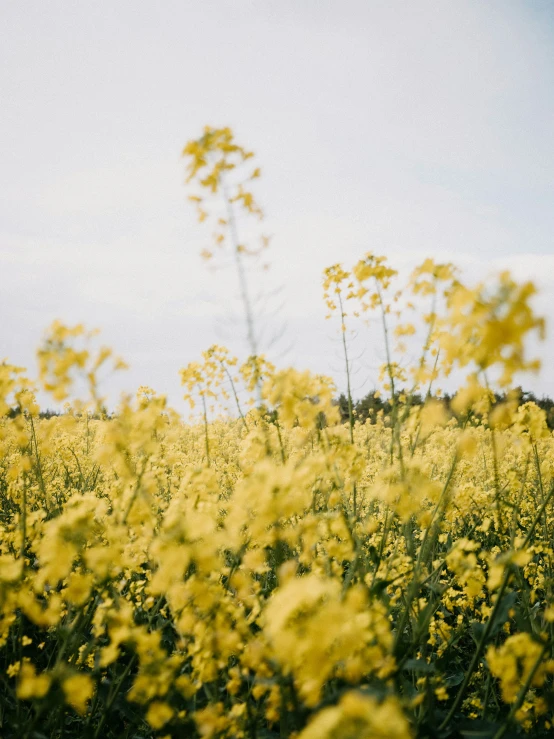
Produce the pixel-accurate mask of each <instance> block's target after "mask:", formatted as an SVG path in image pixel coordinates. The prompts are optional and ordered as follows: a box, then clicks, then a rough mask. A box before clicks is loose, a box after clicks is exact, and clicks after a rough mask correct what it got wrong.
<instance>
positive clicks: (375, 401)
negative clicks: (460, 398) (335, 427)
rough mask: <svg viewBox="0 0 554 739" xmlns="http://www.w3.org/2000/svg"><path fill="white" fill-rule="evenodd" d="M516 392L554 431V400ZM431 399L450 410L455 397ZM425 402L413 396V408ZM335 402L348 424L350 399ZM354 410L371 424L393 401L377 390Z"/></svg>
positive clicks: (498, 399)
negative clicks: (536, 408)
mask: <svg viewBox="0 0 554 739" xmlns="http://www.w3.org/2000/svg"><path fill="white" fill-rule="evenodd" d="M516 392H517V393H518V394H519V398H518V405H522V404H523V403H529V402H532V403H535V404H536V405H538V407H539V408H542V409H543V411H544V412H545V413H546V422H547V424H548V428H549V429H550V430H554V400H552V398H549V397H548V396H543V397H542V398H537V396H536V395H535V394H534V393H532V392H528V391H526V390H522V389H521V388H520V387H518V388H516ZM408 395H409V392H408V391H406V390H400V391H399V392H398V397H400V398H401V397H403V396H406V397H407V396H408ZM494 396H495V400H496V402H497V403H502V402H504V401H506V400H507V399H508V395H507V393H495V394H494ZM431 397H433V399H434V400H440V401H442V402H443V403H444V404H445V406H446V408H447V410H450V403H451V401H452V398H453V397H454V396H453V395H449V394H448V393H445V394H443V395H441V396H440V397H438V396H431ZM425 400H426V398H424V397H423V396H422V395H420V394H419V393H414V394H413V395H411V398H410V403H411V405H412V406H414V407H415V406H418V405H423V404H424V403H425ZM335 402H336V404H337V405H338V407H339V411H340V415H341V421H342V422H343V423H347V422H348V419H349V415H348V398H347V397H346V395H345V394H344V393H342V394H341V395H340V396H339V397H338V398H337V399H336V401H335ZM352 410H353V415H354V418H355V420H356V421H360V423H365V422H366V421H369V422H370V423H375V421H376V420H377V415H378V414H379V413H380V412H381V413H382V415H383V416H388V415H389V414H390V413H391V411H392V399H391V398H387V397H385V398H383V397H381V395H380V393H379V392H378V391H377V390H372V391H371V392H370V393H368V394H367V395H366V396H365V397H363V398H362V399H361V400H357V401H356V402H353V404H352Z"/></svg>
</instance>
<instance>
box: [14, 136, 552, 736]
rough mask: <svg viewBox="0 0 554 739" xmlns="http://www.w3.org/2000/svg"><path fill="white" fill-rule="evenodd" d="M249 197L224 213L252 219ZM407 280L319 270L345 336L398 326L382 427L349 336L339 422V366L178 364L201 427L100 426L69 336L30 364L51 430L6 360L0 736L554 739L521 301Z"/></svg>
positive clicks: (535, 417)
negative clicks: (522, 378)
mask: <svg viewBox="0 0 554 739" xmlns="http://www.w3.org/2000/svg"><path fill="white" fill-rule="evenodd" d="M225 131H226V130H224V133H223V134H221V132H219V133H218V135H217V136H216V135H215V134H213V131H212V132H211V133H210V130H208V132H207V133H206V134H205V135H204V137H203V138H202V139H200V140H199V141H197V142H194V144H193V145H189V152H188V153H189V155H190V156H192V157H193V164H194V162H196V165H198V166H197V169H200V170H202V168H203V167H205V166H208V162H209V161H210V160H209V157H208V154H210V152H211V153H212V154H213V152H214V151H215V152H216V154H217V152H219V153H220V154H221V153H223V159H216V160H215V161H216V163H217V162H221V161H223V162H224V163H225V162H226V161H227V160H226V159H225V157H226V156H227V155H228V154H236V153H237V150H236V149H233V148H232V147H233V146H234V144H233V143H232V139H231V138H230V135H229V134H228V133H225ZM216 133H217V132H216ZM208 134H210V135H208ZM210 136H211V138H210ZM225 147H227V148H225ZM229 147H231V150H230V152H229ZM202 158H204V164H202ZM248 158H249V156H248V157H242V160H244V159H248ZM227 163H228V161H227ZM196 165H195V166H196ZM210 166H211V165H210ZM210 171H211V170H210ZM221 171H223V170H221V168H220V171H219V174H217V173H216V176H215V178H212V179H209V178H207V177H204V176H203V179H204V180H206V179H207V180H208V181H207V183H206V184H205V185H204V187H207V188H208V189H210V190H212V191H213V192H214V193H216V194H217V192H216V191H217V189H218V183H220V182H221V178H220V174H221ZM193 174H195V173H194V172H193ZM241 193H242V194H241V196H240V198H239V199H238V200H237V198H236V197H234V198H231V197H229V196H225V197H226V202H227V205H231V206H233V205H235V206H238V205H240V206H241V207H242V206H244V208H246V210H249V209H251V208H254V207H255V206H254V205H253V204H252V201H251V199H250V196H249V193H248V192H247V191H246V190H245V189H242V190H241ZM197 202H198V200H197ZM230 214H231V215H233V210H232V208H231V210H230ZM201 217H202V218H204V215H203V212H202V213H201ZM227 223H228V221H227ZM222 225H223V226H225V225H226V224H222ZM238 246H239V245H238V243H237V245H236V249H235V251H236V257H237V259H239V260H240V259H242V258H243V257H244V256H245V253H246V252H245V250H244V249H239V248H238ZM238 265H239V266H240V261H239V262H238ZM239 275H240V272H239ZM396 278H397V276H396V273H395V271H394V270H393V269H392V268H391V267H390V266H388V264H387V262H386V260H384V259H383V258H381V257H376V256H374V255H372V254H369V255H366V256H365V257H364V258H362V259H361V260H360V261H359V262H358V263H357V264H356V265H355V266H354V267H353V268H352V270H346V269H344V268H343V267H342V266H340V265H334V266H332V267H330V268H329V269H328V270H326V272H325V275H324V292H325V300H326V303H327V307H328V309H329V312H330V317H331V321H333V320H335V321H336V323H337V329H338V330H339V332H340V334H341V335H342V336H343V337H346V336H347V330H348V326H349V325H351V324H350V322H351V321H354V320H364V319H365V318H366V317H369V316H375V318H374V319H371V320H377V321H378V322H379V323H380V324H382V327H383V341H384V350H383V351H384V356H385V358H386V361H385V362H384V365H383V392H384V393H386V394H387V396H388V397H389V398H390V402H391V412H390V414H388V415H386V416H385V415H384V414H383V413H379V414H375V415H374V416H373V417H372V418H370V419H369V420H368V421H367V422H365V423H360V422H358V421H357V419H356V417H355V415H354V413H353V411H352V398H351V395H350V384H349V373H348V368H349V366H350V362H349V357H348V342H347V341H346V338H345V340H344V342H343V348H344V355H345V362H346V364H345V369H346V374H347V378H348V406H349V407H348V411H349V413H348V422H347V423H344V424H343V423H341V422H340V417H339V412H338V407H337V404H336V401H335V399H336V397H337V394H338V392H337V389H336V388H335V386H334V384H333V382H332V381H331V380H330V379H329V378H326V377H323V376H319V375H314V374H311V373H309V372H303V371H299V370H296V369H278V368H276V367H274V366H273V365H272V364H271V363H270V362H269V361H268V360H267V359H265V358H264V357H263V355H262V354H261V353H257V352H252V355H251V356H250V357H249V358H247V359H246V360H245V361H242V362H241V361H239V360H238V359H236V358H235V357H233V356H232V355H231V354H230V353H229V352H228V351H227V350H225V349H224V348H222V347H218V346H214V347H211V348H210V349H208V350H207V351H206V352H205V353H204V355H203V356H202V358H201V359H200V360H199V361H198V362H195V363H192V364H189V365H188V366H187V367H185V368H184V369H183V370H182V372H181V378H182V383H183V388H184V393H185V394H186V397H187V398H188V399H189V400H190V402H191V404H193V405H194V407H195V410H198V411H199V415H198V417H197V418H198V420H197V422H188V423H185V422H184V421H183V420H182V418H180V417H179V416H178V415H177V414H176V413H175V412H174V411H172V410H171V408H169V406H168V404H167V401H166V399H165V397H164V396H162V395H158V394H156V393H155V392H154V391H153V390H151V389H150V388H146V387H142V388H139V391H138V392H137V393H136V394H135V395H134V396H129V397H125V398H123V399H122V402H121V404H120V406H119V407H118V408H117V410H116V411H115V413H113V414H111V415H106V414H105V413H104V412H103V409H102V397H101V382H100V379H99V378H100V377H101V376H102V372H103V371H104V370H105V369H107V368H114V369H117V368H118V367H119V366H121V362H120V361H119V360H117V359H116V358H115V357H114V356H113V354H112V353H111V351H110V350H108V349H104V348H100V349H98V348H95V344H94V341H95V340H94V337H93V336H92V335H91V334H89V333H87V332H86V331H85V329H84V328H83V327H82V326H65V325H63V324H61V323H55V324H54V325H53V326H52V327H51V329H50V330H49V332H48V334H47V336H46V337H45V340H44V342H43V344H42V345H41V347H40V348H39V352H38V360H39V368H40V376H39V380H38V384H39V386H40V387H41V388H42V390H43V391H47V392H49V393H51V394H52V396H53V398H54V399H56V400H58V401H64V400H67V401H68V402H67V405H66V408H65V411H64V413H63V414H61V415H58V416H53V417H51V418H45V417H44V414H42V416H41V415H40V413H39V408H38V405H37V402H36V399H35V390H36V385H35V384H34V383H32V382H31V381H30V380H29V379H27V377H26V374H25V372H24V371H22V370H20V369H19V368H17V367H14V366H12V365H10V364H9V363H8V362H7V361H6V362H4V363H3V364H2V365H0V679H1V682H2V686H1V691H0V735H1V736H3V737H27V738H28V739H31V738H35V739H41V738H50V737H56V738H57V737H59V738H60V739H61V737H66V738H69V737H90V738H101V737H118V738H123V737H143V738H144V739H147V738H150V737H166V738H169V737H214V738H215V737H245V738H246V739H254V738H255V737H257V738H258V739H263V738H269V737H278V736H281V737H297V739H332V738H334V737H339V738H343V739H355V738H358V737H361V738H365V739H371V738H373V737H376V738H377V737H380V738H383V739H384V738H390V739H397V738H398V739H408V738H409V737H414V738H415V737H444V738H446V737H452V738H454V737H470V736H471V737H483V738H484V737H489V738H490V739H499V738H500V737H509V736H519V735H528V736H536V737H541V736H545V737H546V736H551V735H552V732H553V731H554V728H553V722H554V713H553V712H554V682H553V678H554V654H553V649H554V592H553V588H554V575H553V567H554V549H553V536H554V500H553V498H554V440H553V438H552V434H551V432H550V431H549V429H548V427H547V424H546V418H545V414H544V412H543V411H542V410H541V409H539V408H538V407H537V406H536V405H534V404H533V403H525V404H523V405H519V404H518V402H517V395H516V394H514V395H511V394H510V393H508V394H507V396H505V398H504V400H503V401H502V402H499V401H498V399H497V396H495V394H494V392H493V390H494V389H495V388H504V389H506V388H509V387H510V386H511V385H512V384H513V381H514V375H515V373H520V372H523V371H526V370H533V369H536V367H537V363H536V361H534V360H529V359H528V358H527V355H526V352H525V340H526V338H527V335H528V334H529V333H530V332H535V331H541V330H542V321H541V320H540V319H539V318H536V317H535V316H534V314H533V311H532V309H531V299H532V295H533V287H532V285H530V284H523V285H520V284H518V283H516V282H515V281H514V280H513V279H512V278H511V277H510V276H509V275H507V274H503V275H501V276H500V278H499V280H498V282H497V284H494V285H491V284H488V285H477V286H475V287H471V288H470V287H468V286H466V285H464V284H462V283H461V282H460V280H459V278H458V277H457V274H456V272H455V270H454V269H453V268H452V266H451V265H438V264H435V263H434V262H432V261H431V260H426V261H425V262H424V263H423V265H421V267H420V268H418V269H417V270H416V271H415V272H414V274H413V275H412V278H411V279H410V282H409V285H408V286H407V287H406V288H403V289H402V290H401V291H397V290H396V286H395V280H396ZM242 287H244V288H245V291H246V285H243V286H242ZM244 297H245V315H246V320H247V327H248V331H249V334H251V338H252V339H253V338H254V336H255V334H254V325H253V319H254V318H255V316H253V315H252V310H251V306H250V304H249V303H248V294H247V292H245V294H244ZM408 299H409V301H413V305H411V304H409V302H406V304H404V303H403V302H402V301H408ZM418 301H419V302H418ZM423 304H425V305H426V306H427V307H426V308H425V309H424V310H423V309H422V310H420V307H421V305H423ZM418 306H419V307H418ZM399 307H401V308H402V310H399ZM407 314H410V315H412V314H413V320H412V319H410V322H405V317H406V315H407ZM418 316H419V318H418ZM420 333H421V335H422V337H423V338H422V341H421V354H420V355H419V356H418V358H417V360H416V361H414V362H412V364H411V366H407V364H406V363H405V362H403V361H402V357H406V356H407V354H406V349H405V347H404V346H403V343H404V342H407V341H414V340H415V338H414V337H416V336H417V335H419V334H420ZM398 343H399V345H398ZM452 369H455V370H456V371H458V372H461V373H462V375H463V380H462V381H461V383H460V387H459V391H458V392H457V394H456V395H455V396H454V398H453V399H452V400H451V401H450V402H448V403H445V402H443V401H441V399H440V394H439V393H438V392H437V391H436V390H435V387H436V384H437V382H439V383H440V381H441V377H443V376H444V375H447V374H448V373H449V372H451V371H452ZM517 376H519V375H517ZM76 377H79V378H80V381H81V383H82V388H84V389H83V399H82V401H81V402H79V401H77V400H76V399H75V398H74V388H75V385H74V381H75V378H76ZM406 388H409V389H406ZM416 392H417V393H419V394H420V396H421V394H422V393H423V398H424V401H425V402H423V403H415V402H414V398H415V393H416ZM220 403H226V404H230V405H231V406H232V407H233V408H234V410H233V412H232V413H228V414H227V415H223V414H222V412H221V408H220V406H219V405H218V404H220Z"/></svg>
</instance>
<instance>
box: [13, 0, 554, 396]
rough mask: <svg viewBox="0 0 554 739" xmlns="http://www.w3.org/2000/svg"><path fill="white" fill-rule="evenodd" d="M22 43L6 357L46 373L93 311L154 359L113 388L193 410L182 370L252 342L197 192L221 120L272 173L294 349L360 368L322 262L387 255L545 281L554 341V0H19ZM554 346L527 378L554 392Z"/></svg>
mask: <svg viewBox="0 0 554 739" xmlns="http://www.w3.org/2000/svg"><path fill="white" fill-rule="evenodd" d="M0 59H1V68H0V94H1V101H0V103H1V114H0V141H1V142H2V143H1V145H2V158H1V167H0V269H1V279H2V290H1V299H0V315H1V319H2V320H1V323H0V327H1V328H0V358H2V357H7V358H9V360H10V361H12V362H14V363H19V364H23V365H27V366H30V367H34V350H35V348H36V346H37V344H38V342H39V339H40V336H41V334H42V332H43V330H44V329H45V328H46V326H47V325H48V324H49V323H50V322H51V321H52V320H53V319H54V318H60V319H62V320H64V321H66V322H68V323H75V322H78V321H83V322H85V323H86V324H87V325H89V326H90V327H99V328H101V329H102V332H103V337H104V340H105V341H106V342H107V343H109V344H111V345H113V346H114V347H115V348H116V350H117V351H118V352H119V353H120V354H122V355H123V356H124V357H125V358H126V359H127V360H128V361H129V363H130V364H131V370H130V372H128V373H127V377H126V378H125V379H124V380H120V381H118V383H119V384H118V383H115V382H113V381H110V382H111V383H112V384H108V385H107V387H106V391H110V392H112V393H115V392H116V390H117V388H118V387H121V386H125V387H126V388H128V389H132V388H133V387H136V386H137V385H139V384H149V385H152V386H153V387H155V388H156V389H158V390H160V391H162V392H168V393H169V394H170V397H171V399H172V401H174V402H175V403H176V404H177V405H179V403H178V399H179V396H180V390H179V383H178V376H177V371H178V369H179V367H181V366H183V365H185V364H186V363H188V362H189V361H192V360H194V359H196V358H197V357H198V355H199V353H200V352H201V351H202V349H205V348H207V347H208V346H209V345H210V344H211V343H213V342H214V341H217V342H219V343H223V341H226V342H227V343H228V344H229V345H230V347H231V348H232V349H234V350H235V351H237V352H240V351H242V344H241V333H242V329H241V327H240V325H239V324H236V325H234V324H232V327H233V326H234V334H235V335H233V332H232V331H231V333H229V330H228V329H227V333H226V334H225V333H224V335H222V330H223V328H222V327H223V323H224V320H223V319H224V317H225V315H226V314H228V312H229V305H230V304H231V303H230V300H229V296H232V295H233V293H235V292H236V288H235V281H234V274H233V273H232V272H229V271H222V272H219V273H217V274H213V273H211V272H210V271H209V270H207V268H206V265H205V263H203V262H202V260H201V259H200V257H199V252H200V251H201V249H202V248H203V247H204V246H205V245H206V237H207V234H206V233H205V232H204V231H203V230H202V229H201V227H200V226H199V225H198V224H197V223H196V222H195V216H194V213H193V210H192V209H191V207H190V205H189V204H188V203H187V201H186V195H187V190H186V188H185V186H184V184H183V183H184V168H183V162H182V161H181V159H180V151H181V149H182V147H183V144H184V143H185V142H186V141H187V140H188V139H190V138H194V137H197V136H198V135H199V134H200V132H201V129H202V126H203V125H204V124H210V125H215V126H220V125H230V126H232V127H233V128H234V130H235V133H236V136H237V139H238V140H239V142H241V143H244V144H245V145H246V146H247V147H248V148H252V149H253V150H254V151H255V152H256V153H257V156H258V160H259V164H260V165H261V167H262V169H263V178H262V179H261V180H259V181H258V183H257V184H258V187H257V192H258V195H259V199H260V200H261V202H262V204H263V206H264V207H265V210H266V212H267V215H268V218H267V223H266V225H265V229H266V231H268V232H269V233H271V234H273V242H272V247H271V254H270V259H271V262H272V280H273V281H274V284H275V285H284V293H283V297H284V300H285V301H286V308H285V314H286V317H287V319H288V333H287V339H286V342H285V343H286V345H287V346H288V345H289V344H291V345H292V349H290V350H289V352H288V354H287V355H286V356H285V357H284V359H283V360H282V361H283V362H285V361H286V362H289V363H290V362H294V363H295V364H297V365H298V366H300V367H308V368H311V369H313V370H316V371H319V372H323V373H333V374H335V376H336V378H337V380H338V382H339V384H340V383H341V382H342V377H341V374H340V372H339V367H340V362H339V360H338V358H337V345H336V342H334V341H333V331H332V330H331V327H330V326H329V324H328V323H325V321H324V319H323V316H324V314H325V310H324V308H323V304H322V302H321V288H320V283H321V278H320V276H321V270H322V269H323V267H325V266H327V265H328V264H331V263H333V262H336V261H342V262H344V263H345V264H346V265H350V264H352V263H353V262H354V261H356V260H357V259H358V258H359V257H360V256H361V255H362V254H363V253H364V252H365V251H367V250H373V251H376V252H378V253H384V254H387V255H388V256H389V257H390V259H391V261H392V262H393V263H394V264H397V265H399V266H401V267H404V268H408V267H410V266H412V265H414V264H415V263H416V262H417V261H418V260H420V259H422V258H423V257H425V256H428V255H429V256H434V257H436V258H439V259H441V260H443V261H444V260H453V261H456V262H457V263H458V264H460V265H461V266H463V267H464V268H465V269H466V273H467V274H468V275H470V276H477V275H483V276H486V275H490V274H493V273H494V272H495V271H498V270H499V269H504V268H508V269H512V270H513V271H514V273H515V274H516V275H517V276H518V277H519V278H522V279H523V278H529V277H531V278H533V279H534V280H535V281H536V282H537V284H538V286H539V288H540V290H541V296H540V297H539V299H538V300H537V302H536V305H537V308H538V309H539V310H542V311H543V312H544V313H546V314H547V315H548V317H549V319H550V329H549V336H550V337H551V336H552V326H554V301H553V297H554V248H553V233H554V208H553V203H554V136H553V133H552V132H553V131H554V3H553V2H552V1H551V0H528V1H527V2H524V1H523V0H520V1H519V2H517V1H516V0H497V1H495V0H489V1H488V2H477V1H475V2H471V1H470V0H463V1H462V0H460V1H459V2H457V1H455V0H449V2H439V1H438V0H436V1H434V2H430V1H425V0H418V2H412V0H403V1H400V0H382V1H381V0H363V1H357V0H332V1H330V2H325V0H278V1H275V2H274V1H273V0H256V1H247V0H233V1H231V0H229V1H226V0H218V1H215V0H212V1H210V0H195V1H194V2H193V1H192V0H181V2H163V1H162V2H155V3H154V2H144V1H142V0H133V2H130V1H128V0H118V1H117V2H115V3H114V2H103V1H102V2H94V3H93V2H80V3H73V2H68V1H67V0H66V1H65V2H55V1H49V2H48V3H45V2H38V1H35V2H32V1H29V2H17V3H8V2H3V3H1V5H0ZM553 346H554V343H553V340H552V338H549V340H548V342H547V344H546V346H543V348H542V350H541V354H542V356H543V358H544V360H545V365H546V369H545V371H543V373H542V376H541V377H540V378H538V379H533V378H531V379H529V381H528V382H525V385H526V387H529V388H533V389H535V390H536V391H538V392H539V393H540V392H548V393H549V394H551V395H554V373H553V372H552V370H551V367H552V365H553V363H554V349H553ZM379 357H380V352H379V351H378V350H375V349H374V347H373V346H372V345H371V344H368V346H367V348H366V351H365V353H364V355H363V357H362V359H360V364H361V371H360V372H358V375H357V378H358V379H357V380H356V382H357V384H358V386H359V392H358V395H361V394H363V392H364V391H366V392H367V390H369V389H370V388H371V387H372V385H373V382H374V381H375V378H376V372H375V367H376V365H377V364H378V360H379ZM372 373H373V374H372ZM366 377H367V380H366ZM364 381H366V384H365V385H364Z"/></svg>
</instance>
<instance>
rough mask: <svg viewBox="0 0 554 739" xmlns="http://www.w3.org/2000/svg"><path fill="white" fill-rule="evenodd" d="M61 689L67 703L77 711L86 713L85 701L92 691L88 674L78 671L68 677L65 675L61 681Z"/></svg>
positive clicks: (92, 686) (89, 697)
mask: <svg viewBox="0 0 554 739" xmlns="http://www.w3.org/2000/svg"><path fill="white" fill-rule="evenodd" d="M62 689H63V692H64V695H65V699H66V701H67V702H68V703H69V705H70V706H72V707H73V708H74V709H75V710H76V711H77V713H80V714H84V713H86V710H87V703H88V702H89V700H90V699H91V698H92V696H93V693H94V683H93V681H92V678H91V677H90V675H87V674H85V673H83V672H78V673H75V674H73V675H71V676H70V677H66V678H65V679H64V680H63V681H62Z"/></svg>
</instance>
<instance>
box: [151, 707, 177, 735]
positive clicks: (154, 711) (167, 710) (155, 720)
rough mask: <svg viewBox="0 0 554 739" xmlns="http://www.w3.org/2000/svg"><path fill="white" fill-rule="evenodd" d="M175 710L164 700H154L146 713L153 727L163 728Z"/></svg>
mask: <svg viewBox="0 0 554 739" xmlns="http://www.w3.org/2000/svg"><path fill="white" fill-rule="evenodd" d="M173 714H174V710H173V708H171V706H170V705H169V704H167V703H164V702H163V701H152V703H151V704H150V705H149V707H148V711H147V713H146V720H147V721H148V723H149V724H150V726H151V727H152V728H153V729H161V728H162V726H164V725H165V724H167V722H168V721H170V720H171V719H172V718H173Z"/></svg>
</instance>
